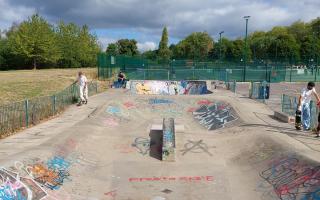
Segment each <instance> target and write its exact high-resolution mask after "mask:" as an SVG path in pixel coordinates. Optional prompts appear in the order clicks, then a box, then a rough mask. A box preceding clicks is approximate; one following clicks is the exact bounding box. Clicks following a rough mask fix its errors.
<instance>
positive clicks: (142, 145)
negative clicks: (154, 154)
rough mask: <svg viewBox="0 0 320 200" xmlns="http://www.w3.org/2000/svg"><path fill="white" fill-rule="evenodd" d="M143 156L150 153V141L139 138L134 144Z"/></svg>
mask: <svg viewBox="0 0 320 200" xmlns="http://www.w3.org/2000/svg"><path fill="white" fill-rule="evenodd" d="M132 146H133V147H135V148H136V149H137V150H138V152H139V153H140V154H141V155H143V156H144V155H147V154H148V153H149V152H150V139H148V138H143V137H138V138H136V139H135V140H134V142H133V143H132Z"/></svg>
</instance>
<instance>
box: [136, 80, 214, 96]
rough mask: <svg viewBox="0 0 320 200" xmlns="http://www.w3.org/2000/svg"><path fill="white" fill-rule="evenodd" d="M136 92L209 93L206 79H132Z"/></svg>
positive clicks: (167, 93)
mask: <svg viewBox="0 0 320 200" xmlns="http://www.w3.org/2000/svg"><path fill="white" fill-rule="evenodd" d="M130 90H131V92H132V93H134V94H164V95H199V94H207V93H208V89H207V83H206V81H142V80H133V81H130Z"/></svg>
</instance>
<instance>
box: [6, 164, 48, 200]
mask: <svg viewBox="0 0 320 200" xmlns="http://www.w3.org/2000/svg"><path fill="white" fill-rule="evenodd" d="M46 196H47V193H46V192H45V191H44V190H43V189H42V188H41V186H39V185H38V184H37V183H36V182H35V181H34V180H32V179H30V178H24V177H20V176H19V174H18V173H15V172H12V171H10V170H7V169H5V168H0V199H3V200H16V199H18V200H20V199H21V200H22V199H23V200H24V199H25V200H40V199H43V198H44V197H46Z"/></svg>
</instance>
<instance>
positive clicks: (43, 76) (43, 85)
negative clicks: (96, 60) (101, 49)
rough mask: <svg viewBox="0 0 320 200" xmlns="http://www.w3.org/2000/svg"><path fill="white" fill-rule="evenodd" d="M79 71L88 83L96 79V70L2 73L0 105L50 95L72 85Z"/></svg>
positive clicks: (43, 70)
mask: <svg viewBox="0 0 320 200" xmlns="http://www.w3.org/2000/svg"><path fill="white" fill-rule="evenodd" d="M80 70H81V71H83V72H84V73H85V74H86V76H87V77H88V79H89V81H90V80H94V79H96V78H97V69H96V68H82V69H42V70H15V71H2V72H0V105H3V104H7V103H10V102H14V101H20V100H24V99H30V98H33V97H37V96H46V95H52V94H54V93H55V92H57V91H60V90H62V89H64V88H66V87H67V86H69V85H70V84H72V83H73V82H74V81H75V80H76V78H77V72H78V71H80Z"/></svg>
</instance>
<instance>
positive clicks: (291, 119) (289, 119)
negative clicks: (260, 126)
mask: <svg viewBox="0 0 320 200" xmlns="http://www.w3.org/2000/svg"><path fill="white" fill-rule="evenodd" d="M273 116H274V118H276V119H278V120H279V121H282V122H285V123H295V117H294V116H290V115H288V114H286V113H283V112H280V111H275V112H274V115H273Z"/></svg>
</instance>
